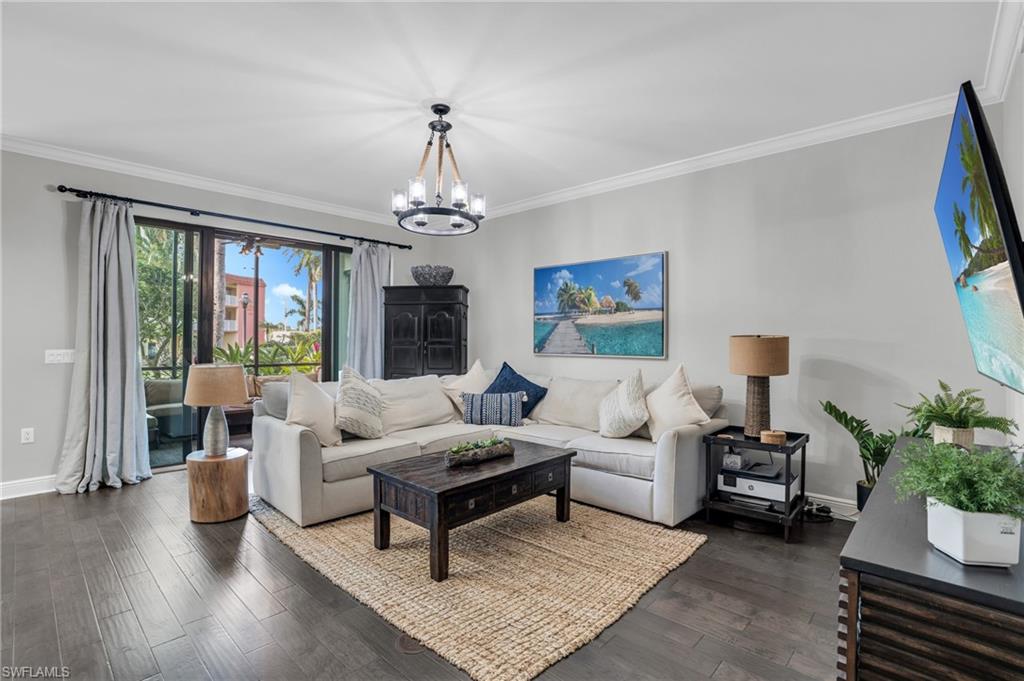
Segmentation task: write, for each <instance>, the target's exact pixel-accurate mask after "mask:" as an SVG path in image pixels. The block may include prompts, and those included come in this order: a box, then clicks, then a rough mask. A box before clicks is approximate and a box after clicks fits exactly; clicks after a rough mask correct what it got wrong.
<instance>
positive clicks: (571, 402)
mask: <svg viewBox="0 0 1024 681" xmlns="http://www.w3.org/2000/svg"><path fill="white" fill-rule="evenodd" d="M618 385H619V382H618V381H615V380H612V381H586V380H582V379H578V378H562V377H561V376H556V377H555V378H553V379H551V385H550V386H549V387H548V394H547V395H545V396H544V400H543V401H542V402H541V403H540V404H538V405H537V409H536V410H535V411H534V412H533V414H532V416H533V418H534V419H536V420H537V421H540V422H541V423H550V424H552V425H556V426H572V427H574V428H584V429H586V430H592V431H596V430H597V429H598V428H600V418H599V412H600V410H601V400H603V399H604V398H605V396H606V395H607V394H608V393H610V392H612V391H613V390H615V388H617V387H618Z"/></svg>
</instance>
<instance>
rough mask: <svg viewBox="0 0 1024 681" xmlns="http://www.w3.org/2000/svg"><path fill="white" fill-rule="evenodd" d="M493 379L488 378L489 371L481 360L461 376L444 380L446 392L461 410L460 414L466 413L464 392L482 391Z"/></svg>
mask: <svg viewBox="0 0 1024 681" xmlns="http://www.w3.org/2000/svg"><path fill="white" fill-rule="evenodd" d="M490 384H491V381H490V380H488V378H487V372H486V371H485V370H484V365H483V364H481V363H480V360H477V361H475V362H473V366H471V367H470V368H469V371H467V372H466V373H464V374H463V375H461V376H456V377H455V378H453V379H451V380H450V381H448V382H447V383H444V381H442V385H443V389H444V394H445V395H447V396H448V399H449V400H451V401H452V404H454V405H455V408H456V409H458V410H459V416H462V415H463V414H465V411H464V409H463V404H462V393H482V392H483V391H484V390H486V389H487V386H489V385H490Z"/></svg>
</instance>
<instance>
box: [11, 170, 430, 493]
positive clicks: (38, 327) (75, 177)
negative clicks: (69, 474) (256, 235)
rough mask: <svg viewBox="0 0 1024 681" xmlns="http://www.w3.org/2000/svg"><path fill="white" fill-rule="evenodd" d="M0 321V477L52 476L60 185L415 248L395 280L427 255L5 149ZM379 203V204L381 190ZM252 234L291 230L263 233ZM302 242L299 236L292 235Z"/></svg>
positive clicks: (59, 435) (385, 230) (395, 236)
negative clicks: (49, 358)
mask: <svg viewBox="0 0 1024 681" xmlns="http://www.w3.org/2000/svg"><path fill="white" fill-rule="evenodd" d="M2 164H3V197H2V198H3V212H2V224H3V230H2V233H0V251H2V258H3V262H2V305H3V307H2V317H3V347H2V361H3V374H2V376H3V395H2V418H3V422H2V437H0V447H2V448H3V449H2V456H0V481H3V482H10V481H12V480H21V479H25V478H34V477H39V476H46V475H51V474H53V472H54V470H55V464H56V461H57V457H58V454H59V451H60V447H61V444H62V443H63V440H64V420H65V414H66V411H67V403H68V387H69V385H70V381H71V368H72V365H70V364H44V363H43V350H44V349H47V348H55V349H56V348H73V347H75V337H74V336H75V305H76V298H75V294H76V291H75V286H76V282H77V276H78V219H79V215H80V213H79V207H78V201H77V199H74V198H71V197H69V196H68V195H62V194H57V193H56V192H55V191H54V190H53V186H54V185H56V184H59V183H64V184H68V185H71V186H78V187H84V188H89V189H97V190H101V191H106V192H109V193H114V194H122V195H126V196H136V197H139V198H148V199H152V200H155V201H161V202H166V203H177V204H184V205H190V206H196V207H199V208H205V209H208V210H214V211H218V212H225V213H238V214H242V215H249V216H253V217H259V218H263V219H267V220H275V221H280V222H286V223H292V224H298V225H306V226H310V227H317V228H321V229H327V230H334V231H338V232H345V233H348V234H358V235H363V236H370V237H376V238H380V239H386V240H389V241H398V242H403V243H412V244H414V247H415V250H413V251H404V250H403V251H399V250H396V251H394V252H395V254H396V256H395V283H399V284H401V283H411V280H410V278H409V275H408V272H409V265H410V264H411V263H413V262H424V261H427V260H429V259H430V256H429V249H430V248H431V247H433V243H432V242H431V240H429V239H422V238H415V237H413V235H410V234H407V233H405V232H402V231H401V230H399V229H398V228H397V227H393V228H391V227H388V226H386V225H378V224H371V223H366V222H361V221H357V220H351V219H347V218H342V217H338V216H334V215H325V214H322V213H314V212H311V211H306V210H299V209H294V208H288V207H283V206H279V205H274V204H270V203H265V202H261V201H253V200H250V199H243V198H238V197H235V196H228V195H225V194H218V193H213V192H207V191H201V190H197V189H191V188H188V187H182V186H179V185H174V184H167V183H162V182H154V181H152V180H146V179H141V178H137V177H132V176H128V175H121V174H118V173H111V172H106V171H100V170H93V169H90V168H85V167H82V166H76V165H69V164H66V163H58V162H55V161H48V160H44V159H39V158H34V157H31V156H24V155H21V154H14V153H10V152H3V156H2ZM381 196H382V199H381V201H382V205H386V204H385V203H384V202H385V201H386V200H387V188H385V190H384V193H383V194H381ZM136 214H138V215H145V216H149V217H163V218H167V219H171V220H178V221H181V222H194V223H197V224H205V225H214V226H223V227H227V228H231V229H249V227H250V226H246V225H244V223H238V222H231V221H220V220H213V219H209V218H192V217H190V216H189V215H188V214H186V213H177V212H171V211H161V210H157V209H150V208H146V207H145V206H140V207H138V208H137V209H136ZM251 227H253V228H254V229H253V230H250V231H261V232H264V233H273V232H278V233H284V234H291V235H292V236H300V235H298V234H296V233H294V232H283V231H281V230H273V229H262V228H256V227H255V226H254V225H253V226H251ZM300 238H306V237H305V236H300ZM28 426H31V427H34V428H35V430H36V441H35V444H31V445H22V444H19V441H20V430H21V428H23V427H28Z"/></svg>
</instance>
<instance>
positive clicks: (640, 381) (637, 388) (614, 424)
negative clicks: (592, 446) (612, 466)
mask: <svg viewBox="0 0 1024 681" xmlns="http://www.w3.org/2000/svg"><path fill="white" fill-rule="evenodd" d="M649 416H650V414H649V413H648V412H647V399H646V397H644V378H643V374H642V373H640V370H639V369H637V370H636V373H635V374H633V375H632V376H630V377H629V378H627V379H626V380H624V381H623V382H622V383H620V384H619V387H617V388H616V389H615V390H613V391H611V392H610V393H608V394H607V395H606V396H605V398H604V399H603V400H601V408H600V410H599V419H598V420H599V421H600V425H601V429H600V431H599V432H600V433H601V435H602V436H604V437H628V436H629V435H630V434H631V433H632V432H633V431H634V430H636V429H637V428H639V427H640V426H642V425H643V424H644V423H646V422H647V419H648V417H649Z"/></svg>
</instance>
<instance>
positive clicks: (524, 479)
mask: <svg viewBox="0 0 1024 681" xmlns="http://www.w3.org/2000/svg"><path fill="white" fill-rule="evenodd" d="M532 491H533V478H532V476H530V475H529V474H526V475H520V476H519V477H517V478H514V479H512V480H506V481H504V482H499V483H496V484H495V485H494V503H495V504H498V505H501V504H505V503H508V502H510V501H515V500H516V499H522V498H525V497H528V496H530V492H532Z"/></svg>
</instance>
